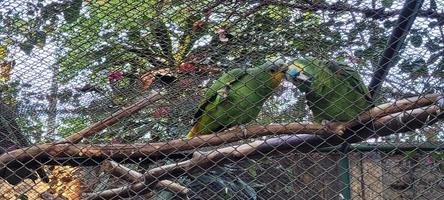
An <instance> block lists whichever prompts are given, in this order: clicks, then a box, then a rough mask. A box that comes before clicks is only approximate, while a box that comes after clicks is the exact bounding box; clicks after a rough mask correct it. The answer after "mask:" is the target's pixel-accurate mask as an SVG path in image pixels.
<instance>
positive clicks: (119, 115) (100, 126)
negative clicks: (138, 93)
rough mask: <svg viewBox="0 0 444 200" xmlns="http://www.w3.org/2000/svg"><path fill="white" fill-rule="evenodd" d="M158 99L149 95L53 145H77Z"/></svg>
mask: <svg viewBox="0 0 444 200" xmlns="http://www.w3.org/2000/svg"><path fill="white" fill-rule="evenodd" d="M160 98H161V95H160V94H158V93H157V92H153V93H151V94H150V95H148V97H146V98H143V99H141V100H140V101H137V102H136V103H134V104H132V105H130V106H128V107H123V108H122V109H120V110H119V111H117V112H115V113H114V114H112V115H111V116H109V117H107V118H105V119H104V120H102V121H99V122H96V123H94V124H93V125H91V126H90V127H88V128H85V129H83V130H81V131H79V132H77V133H75V134H73V135H71V136H69V137H68V138H65V139H64V140H62V141H59V142H56V143H55V144H61V143H78V142H80V141H81V140H82V139H83V138H85V137H89V136H92V135H94V134H96V133H98V132H100V131H102V130H104V129H105V128H107V127H110V126H112V125H114V124H116V123H117V122H119V121H120V120H122V119H123V118H126V117H128V116H131V115H132V114H134V113H136V112H138V111H140V110H141V109H143V108H144V107H145V106H147V105H149V104H150V103H152V102H155V101H157V100H159V99H160Z"/></svg>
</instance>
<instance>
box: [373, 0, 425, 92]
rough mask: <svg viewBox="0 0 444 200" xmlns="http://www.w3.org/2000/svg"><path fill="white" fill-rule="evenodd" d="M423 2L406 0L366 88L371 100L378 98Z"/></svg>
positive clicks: (420, 0) (422, 0) (421, 0)
mask: <svg viewBox="0 0 444 200" xmlns="http://www.w3.org/2000/svg"><path fill="white" fill-rule="evenodd" d="M423 2H424V0H407V1H406V2H405V5H404V7H403V8H402V10H401V13H400V14H399V17H398V21H397V24H396V26H395V27H394V28H393V31H392V34H391V35H390V38H389V41H388V43H387V46H386V48H385V49H384V53H383V54H382V56H381V59H380V60H379V62H378V66H377V68H376V71H375V72H374V74H373V77H372V80H371V81H370V85H369V86H368V87H369V91H370V95H371V96H372V98H373V100H375V99H376V97H377V96H378V93H379V92H378V91H379V89H380V88H381V86H382V83H383V82H384V80H385V77H386V76H387V74H388V72H389V71H390V68H392V67H393V66H394V65H395V64H396V62H397V61H398V59H396V58H397V56H398V55H399V51H400V50H401V47H402V45H403V44H404V41H405V38H406V36H407V34H408V32H409V31H410V28H411V27H412V24H413V22H414V21H415V19H416V16H417V14H418V11H419V9H421V6H422V4H423Z"/></svg>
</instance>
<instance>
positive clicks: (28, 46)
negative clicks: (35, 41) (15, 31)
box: [18, 41, 34, 55]
mask: <svg viewBox="0 0 444 200" xmlns="http://www.w3.org/2000/svg"><path fill="white" fill-rule="evenodd" d="M18 46H19V47H20V49H21V50H22V51H23V52H25V53H26V54H27V55H29V54H31V52H32V49H34V45H32V44H31V43H30V42H29V41H26V42H23V43H20V44H19V45H18Z"/></svg>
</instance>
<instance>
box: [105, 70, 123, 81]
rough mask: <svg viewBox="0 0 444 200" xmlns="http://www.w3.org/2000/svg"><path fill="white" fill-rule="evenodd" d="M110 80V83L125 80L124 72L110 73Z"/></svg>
mask: <svg viewBox="0 0 444 200" xmlns="http://www.w3.org/2000/svg"><path fill="white" fill-rule="evenodd" d="M108 79H109V80H110V81H118V80H121V79H123V72H122V71H119V70H117V71H112V72H110V73H108Z"/></svg>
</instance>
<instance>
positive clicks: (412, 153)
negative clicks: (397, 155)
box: [404, 150, 416, 160]
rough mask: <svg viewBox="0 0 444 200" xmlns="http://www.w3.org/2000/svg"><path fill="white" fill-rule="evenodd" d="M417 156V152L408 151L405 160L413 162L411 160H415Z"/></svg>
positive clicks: (405, 153)
mask: <svg viewBox="0 0 444 200" xmlns="http://www.w3.org/2000/svg"><path fill="white" fill-rule="evenodd" d="M415 154H416V150H412V151H406V152H404V155H405V157H404V159H406V160H411V159H413V157H414V156H415Z"/></svg>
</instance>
